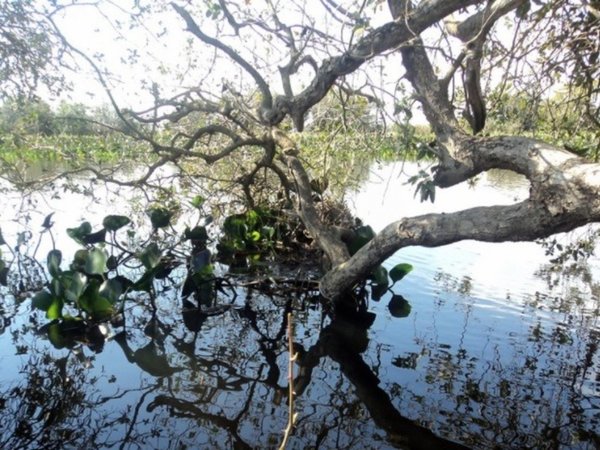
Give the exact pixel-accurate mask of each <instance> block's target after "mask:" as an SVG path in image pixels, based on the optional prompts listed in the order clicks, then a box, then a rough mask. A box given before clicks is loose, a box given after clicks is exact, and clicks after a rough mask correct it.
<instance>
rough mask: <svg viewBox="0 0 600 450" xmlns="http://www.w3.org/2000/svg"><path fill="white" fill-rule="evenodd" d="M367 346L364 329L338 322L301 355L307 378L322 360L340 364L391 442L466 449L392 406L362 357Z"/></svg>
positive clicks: (352, 324) (345, 322)
mask: <svg viewBox="0 0 600 450" xmlns="http://www.w3.org/2000/svg"><path fill="white" fill-rule="evenodd" d="M367 344H368V338H367V334H366V330H365V329H363V328H361V327H359V326H356V324H355V323H353V322H348V321H345V320H342V319H336V320H334V321H333V322H331V324H329V325H328V326H327V327H326V328H324V329H323V331H321V334H320V336H319V340H318V341H317V343H316V344H315V345H314V346H312V347H311V348H310V349H309V350H308V352H306V353H304V354H303V355H302V357H301V358H300V365H301V367H302V366H306V369H308V370H307V371H306V372H304V374H305V375H306V374H308V376H309V377H310V372H311V371H312V368H313V367H315V366H316V365H318V363H319V360H320V359H321V358H322V357H323V356H328V357H330V358H331V359H332V360H334V361H335V362H337V363H338V364H339V365H340V370H341V372H342V373H343V374H344V376H345V377H346V378H347V379H348V381H350V383H351V384H352V385H353V386H354V387H355V389H356V395H357V396H358V398H359V399H360V401H361V402H362V403H363V404H364V405H365V407H366V408H367V410H368V411H369V414H370V415H371V418H372V419H373V421H374V422H375V424H376V425H377V426H378V427H380V428H382V429H383V430H385V431H386V432H387V433H388V435H389V439H390V440H391V441H392V442H395V443H397V444H400V445H402V446H403V448H411V449H423V450H430V449H448V450H452V449H456V450H459V449H461V450H464V449H467V447H464V446H463V445H460V444H457V443H455V442H452V441H448V440H446V439H444V438H441V437H438V436H436V435H435V434H433V433H432V432H431V431H430V430H429V429H427V428H425V427H422V426H420V425H418V424H416V423H415V422H413V421H412V420H410V419H407V418H406V417H404V416H402V414H401V413H400V412H399V411H398V410H397V409H396V407H395V406H394V405H393V403H392V401H391V399H390V396H389V395H388V394H387V393H386V392H385V391H384V390H383V389H381V388H380V387H379V386H378V384H379V379H378V378H377V376H376V375H375V374H374V373H373V371H372V370H371V368H370V367H369V366H368V365H367V364H366V363H365V362H364V360H363V359H362V357H361V356H360V352H362V351H364V350H365V349H366V345H367ZM303 381H304V380H303ZM306 383H308V380H307V381H306Z"/></svg>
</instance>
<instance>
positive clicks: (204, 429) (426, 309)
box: [0, 168, 600, 449]
mask: <svg viewBox="0 0 600 450" xmlns="http://www.w3.org/2000/svg"><path fill="white" fill-rule="evenodd" d="M382 170H383V171H384V172H383V175H382V174H379V178H380V179H385V177H384V175H386V174H387V172H385V171H386V170H389V169H388V168H383V169H382ZM396 181H397V182H398V183H400V184H399V185H395V184H393V183H386V184H387V187H386V189H387V190H388V191H389V192H394V191H395V189H399V188H400V187H402V183H403V182H404V181H403V178H399V179H397V180H396ZM505 181H506V180H505V179H504V178H503V177H502V176H498V177H496V175H494V174H492V175H491V176H490V178H482V179H481V180H480V181H479V183H480V186H479V188H481V189H480V193H481V195H482V196H483V198H480V199H479V200H480V201H482V202H485V201H488V200H489V199H490V197H489V195H488V194H490V192H493V195H492V198H493V199H501V200H502V201H504V202H511V201H513V200H514V198H515V197H521V196H523V195H526V186H524V185H522V184H519V183H520V181H518V182H517V186H516V187H515V186H512V187H510V186H507V185H506V184H503V183H505ZM508 181H509V182H512V181H511V180H510V179H509V180H508ZM513 181H514V180H513ZM496 184H497V186H496ZM366 189H367V190H368V189H370V188H369V187H368V186H367V188H366ZM488 189H489V190H488ZM375 191H377V190H376V189H375ZM475 192H477V191H473V190H471V189H470V188H469V187H465V186H463V187H460V190H459V192H458V193H455V194H454V197H456V198H457V200H456V203H461V204H462V203H464V202H474V201H476V200H477V199H476V198H475V199H474V198H471V197H469V198H463V194H464V195H475ZM370 195H371V191H369V192H367V194H366V196H365V198H362V197H361V194H357V196H356V198H355V204H356V205H357V206H359V207H365V208H366V209H365V211H364V212H361V215H362V216H363V217H369V223H371V224H372V225H373V226H374V227H377V223H379V222H381V223H384V222H386V221H387V220H390V218H392V217H391V216H392V215H393V214H397V211H396V209H395V206H393V205H396V204H397V199H394V198H392V197H387V200H385V198H384V203H383V204H382V205H383V206H380V205H379V204H375V205H374V204H373V203H372V202H371V203H369V201H368V198H370ZM490 195H491V194H490ZM494 196H495V197H494ZM446 200H447V202H448V204H450V205H451V207H454V206H456V205H455V204H454V203H452V202H453V196H452V195H451V196H450V197H449V198H448V199H446ZM66 201H67V202H72V201H73V200H72V198H71V197H68V200H66ZM111 201H113V200H111ZM439 201H440V202H442V200H439ZM411 202H412V199H410V198H408V197H407V198H406V199H405V198H403V199H402V202H401V206H402V208H403V214H406V215H408V214H412V212H411V211H413V209H414V208H416V209H418V208H425V207H426V206H427V207H434V208H439V207H441V206H438V205H433V206H429V205H425V206H424V205H421V204H416V205H415V204H413V203H411ZM360 205H362V206H360ZM374 206H375V207H374ZM372 207H374V209H373V208H372ZM60 208H66V204H63V205H62V206H60ZM369 208H371V209H369ZM103 212H104V211H103V210H102V211H99V214H100V215H103ZM39 214H42V213H39ZM45 214H47V212H44V214H43V215H40V216H39V217H40V218H43V216H44V215H45ZM385 214H388V215H387V216H386V215H385ZM36 217H37V216H36ZM4 220H5V216H3V221H4ZM36 220H37V219H36ZM56 220H57V221H65V226H73V223H72V221H71V222H67V221H66V218H65V217H61V216H60V214H57V217H56ZM90 220H92V219H90ZM373 222H375V223H373ZM33 223H34V224H35V226H37V225H38V222H36V221H33ZM39 223H41V220H40V221H39ZM61 223H62V222H61ZM3 225H4V222H3ZM57 228H58V227H57ZM28 245H30V246H31V247H35V242H32V243H30V244H28ZM200 250H204V249H200ZM23 253H26V251H25V250H23ZM399 262H409V263H411V264H413V266H414V267H415V269H414V271H413V272H412V273H411V274H410V275H409V276H407V277H406V278H405V279H404V280H402V282H401V283H398V284H397V285H396V286H395V288H394V290H395V295H396V297H395V298H396V300H398V301H399V303H398V305H399V308H398V309H393V308H390V307H389V306H388V303H389V301H390V300H391V294H390V296H387V297H385V298H383V299H381V301H380V302H372V304H371V305H370V311H371V312H372V314H373V315H372V316H371V317H370V319H372V322H373V323H372V325H371V326H366V325H365V326H359V327H357V326H355V325H352V324H350V323H348V322H346V321H344V320H343V318H340V317H338V318H336V319H335V320H331V319H328V318H325V317H324V315H323V313H322V311H321V308H320V306H319V305H318V303H316V301H315V299H314V296H315V292H314V291H310V290H308V291H306V290H304V291H303V290H297V289H293V288H292V286H289V287H288V288H287V289H282V287H281V286H274V285H273V282H272V281H269V280H268V278H267V279H266V280H265V281H264V282H262V283H256V282H247V283H244V282H239V284H240V285H243V284H246V285H247V286H246V287H237V288H233V287H232V286H228V285H222V286H221V289H217V290H207V289H206V288H205V286H204V285H203V284H202V283H197V282H191V281H189V280H188V281H187V282H186V273H185V270H183V269H181V270H174V271H173V272H172V274H171V275H170V276H169V277H170V278H171V282H167V281H168V280H165V281H164V282H161V283H158V285H157V292H156V295H152V296H150V295H146V294H144V295H139V296H132V297H130V298H128V300H127V302H126V308H125V310H124V314H123V316H122V317H121V318H119V320H118V321H116V322H114V323H113V324H111V325H107V329H106V330H103V331H102V332H101V337H97V338H98V340H97V341H94V340H93V339H91V335H90V333H89V332H88V331H89V330H85V332H84V333H80V334H77V333H73V335H72V340H70V341H69V342H65V343H63V344H64V345H63V348H60V349H56V348H54V346H52V345H51V344H50V342H48V341H47V340H45V338H44V337H43V335H36V334H35V333H36V332H38V331H40V329H41V330H42V331H43V330H44V328H43V326H42V325H43V322H45V319H42V318H41V316H38V315H37V313H36V314H34V315H31V312H30V304H29V300H28V298H24V297H22V296H19V293H18V291H19V289H15V290H14V291H13V292H9V291H7V290H4V291H2V295H3V297H2V299H1V302H0V324H1V325H0V367H1V369H0V386H1V387H0V415H1V416H2V428H1V429H0V448H7V449H8V448H11V449H13V448H15V449H20V448H23V449H25V448H27V449H29V448H43V449H59V448H60V449H62V448H115V449H116V448H119V449H145V448H240V449H245V448H277V447H278V445H279V443H280V442H281V440H282V437H283V433H282V430H283V429H284V428H285V425H286V423H287V395H288V394H287V386H288V381H287V361H288V349H287V344H286V330H287V313H288V312H292V314H293V317H294V319H293V320H294V325H295V329H296V333H295V335H294V343H295V344H294V346H295V350H296V351H297V352H298V353H299V355H300V357H299V359H298V361H297V364H296V366H295V370H296V372H295V374H294V383H295V386H296V391H297V401H296V411H297V412H298V415H299V418H298V422H297V427H296V429H295V432H294V434H293V436H292V438H291V441H290V447H289V448H294V449H304V448H354V449H363V448H373V449H387V448H424V449H437V448H440V449H446V448H464V447H461V446H467V447H472V448H483V449H487V448H490V449H491V448H515V449H518V448H536V449H538V448H539V449H546V448H547V449H550V448H552V449H554V448H560V449H567V448H576V449H593V448H598V447H600V436H599V435H598V430H599V429H600V375H599V372H600V370H599V368H600V352H599V351H598V341H599V338H600V324H599V322H598V316H599V311H600V309H599V308H600V295H599V294H600V288H599V287H598V286H599V284H598V281H597V275H598V273H599V272H598V266H597V260H595V259H594V257H591V258H590V259H589V260H588V261H587V262H586V264H587V266H584V265H579V266H578V269H577V270H568V271H567V273H566V274H565V273H564V271H562V272H560V271H558V272H557V271H555V270H554V271H549V268H548V266H547V265H546V264H547V263H548V258H547V257H546V255H545V254H544V249H543V248H542V247H539V246H536V244H507V245H504V244H501V245H489V244H478V243H473V242H464V243H459V244H455V245H452V246H447V247H444V248H440V249H422V248H411V249H404V250H402V251H401V252H399V253H398V254H396V255H394V257H393V258H392V259H391V261H390V262H389V264H390V265H394V264H396V263H399ZM565 267H566V266H565ZM32 270H33V269H32ZM38 275H39V274H38ZM38 275H36V276H38ZM39 276H40V277H41V275H39ZM32 280H33V281H36V280H37V279H35V276H32ZM238 281H239V280H238ZM275 281H277V280H275ZM36 282H38V283H39V282H40V280H37V281H36ZM41 282H43V277H42V278H41ZM401 300H404V301H405V302H406V304H408V305H409V306H410V308H409V309H406V304H404V303H402V302H401ZM365 323H367V324H368V323H370V322H369V321H365ZM46 331H47V330H46ZM99 342H101V343H102V345H99Z"/></svg>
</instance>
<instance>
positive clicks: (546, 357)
mask: <svg viewBox="0 0 600 450" xmlns="http://www.w3.org/2000/svg"><path fill="white" fill-rule="evenodd" d="M449 280H450V279H449V278H448V277H447V276H438V277H437V281H438V282H439V283H440V285H441V286H442V288H443V289H442V295H443V296H444V297H445V298H444V299H443V300H442V299H436V301H435V302H434V305H435V307H434V310H433V311H431V315H432V317H433V323H432V325H430V326H431V327H432V329H431V330H423V329H422V328H420V333H419V338H415V340H414V343H415V344H416V347H417V348H411V349H410V350H411V351H407V352H405V353H401V354H400V355H399V356H395V357H394V358H393V359H392V361H391V362H392V364H394V365H395V366H397V367H398V369H397V376H398V377H399V378H400V379H401V381H398V382H396V383H392V384H391V386H390V387H389V391H390V392H392V393H393V394H394V396H395V397H396V396H397V398H398V400H399V402H400V403H399V405H400V406H399V408H400V409H402V410H407V411H410V412H411V415H410V417H411V418H413V419H415V420H418V421H420V422H421V423H426V422H429V423H433V425H432V428H433V430H434V431H436V432H438V433H440V434H448V433H452V431H453V430H457V429H460V430H462V431H463V432H464V433H465V435H464V436H465V437H464V438H463V441H464V442H465V443H467V444H469V445H473V446H474V447H476V448H495V446H498V448H581V449H588V448H590V449H591V448H597V447H598V445H599V443H600V435H598V433H597V431H596V430H598V429H599V426H600V416H599V414H598V413H599V411H600V409H599V407H600V405H599V404H598V400H597V399H598V386H599V385H598V378H597V375H596V373H597V368H598V364H600V359H599V358H600V353H599V352H598V340H599V338H600V333H598V324H597V317H594V315H593V313H592V314H590V311H589V310H586V309H585V308H581V303H580V302H579V303H578V302H569V301H561V302H559V303H560V305H561V307H560V308H556V307H555V305H556V302H555V300H554V299H551V298H546V297H548V295H547V294H543V295H541V294H540V298H537V300H536V303H535V305H534V304H532V302H530V301H528V298H527V297H526V298H525V299H524V300H522V301H521V302H520V303H518V302H517V301H516V300H514V299H507V300H506V301H507V302H511V305H510V306H509V307H507V308H506V310H508V309H509V308H512V309H513V311H514V309H515V308H516V307H517V306H518V307H519V308H520V309H521V311H519V312H518V313H514V314H515V315H513V316H512V317H511V319H503V320H512V321H514V322H516V323H517V324H518V325H519V326H520V327H523V330H518V327H514V326H507V325H506V324H505V323H501V324H500V325H499V328H498V329H494V328H492V327H489V325H488V324H489V323H490V320H489V316H490V314H493V313H494V312H495V311H496V310H494V309H489V308H485V307H483V308H478V304H477V299H476V298H473V297H469V298H466V299H465V298H461V296H462V295H463V294H462V292H460V283H458V282H451V283H448V281H449ZM450 281H452V280H450ZM455 281H457V280H455ZM549 293H551V291H549ZM541 297H544V298H541ZM563 300H565V299H563ZM501 311H502V312H504V311H505V310H501ZM449 312H452V313H453V315H452V320H453V321H454V322H455V323H454V324H453V329H457V328H459V326H460V325H459V322H457V317H458V318H461V316H462V320H463V327H462V333H461V334H460V335H458V336H457V335H455V334H452V335H450V336H449V335H448V334H447V333H445V332H444V331H446V330H442V329H441V328H442V325H440V324H442V323H443V321H444V320H446V321H447V320H448V314H449ZM456 313H460V315H458V316H457V315H456ZM427 317H429V316H427ZM482 317H485V319H483V320H482ZM459 320H460V319H459ZM443 326H444V327H445V326H446V324H445V323H443ZM484 327H485V328H484ZM429 331H430V332H429ZM425 336H427V337H425ZM476 341H478V342H476ZM594 377H596V378H594ZM432 410H435V412H432Z"/></svg>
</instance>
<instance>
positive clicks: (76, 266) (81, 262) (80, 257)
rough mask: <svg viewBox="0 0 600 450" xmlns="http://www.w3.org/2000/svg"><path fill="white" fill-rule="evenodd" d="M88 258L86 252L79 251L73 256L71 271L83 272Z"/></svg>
mask: <svg viewBox="0 0 600 450" xmlns="http://www.w3.org/2000/svg"><path fill="white" fill-rule="evenodd" d="M87 258H88V251H87V250H84V249H79V250H77V251H76V252H75V255H74V256H73V262H71V270H74V271H80V272H83V271H84V270H85V262H86V261H87Z"/></svg>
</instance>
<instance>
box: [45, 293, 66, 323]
mask: <svg viewBox="0 0 600 450" xmlns="http://www.w3.org/2000/svg"><path fill="white" fill-rule="evenodd" d="M63 306H64V302H63V300H62V298H58V297H53V298H52V303H51V304H50V306H49V307H48V310H47V311H46V317H47V318H48V319H50V320H54V319H60V318H61V317H62V309H63Z"/></svg>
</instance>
